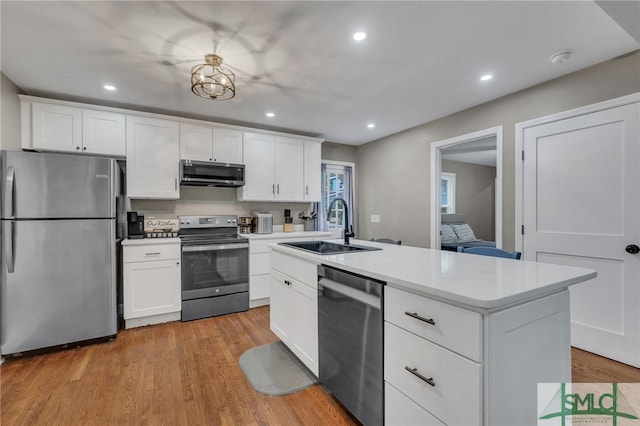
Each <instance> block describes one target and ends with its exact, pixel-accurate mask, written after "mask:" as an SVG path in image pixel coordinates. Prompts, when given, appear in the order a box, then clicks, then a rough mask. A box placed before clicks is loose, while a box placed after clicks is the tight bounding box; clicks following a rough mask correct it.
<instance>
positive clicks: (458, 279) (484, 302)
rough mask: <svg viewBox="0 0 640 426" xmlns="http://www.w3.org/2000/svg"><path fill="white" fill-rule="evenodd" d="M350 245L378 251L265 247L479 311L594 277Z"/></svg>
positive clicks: (519, 263) (587, 272)
mask: <svg viewBox="0 0 640 426" xmlns="http://www.w3.org/2000/svg"><path fill="white" fill-rule="evenodd" d="M332 241H333V242H338V243H340V242H342V241H341V240H332ZM352 242H353V244H355V245H363V246H374V247H379V248H382V250H376V251H368V252H355V253H346V254H333V255H317V254H313V253H310V252H306V251H303V250H298V249H295V248H291V247H286V246H281V245H278V244H272V245H271V248H272V249H273V250H275V251H279V252H282V253H287V254H290V255H294V256H297V257H300V258H303V259H307V260H310V261H313V262H315V263H317V264H320V263H322V264H325V265H327V266H334V267H336V268H340V269H344V270H347V271H351V272H355V273H358V274H361V275H365V276H368V277H371V278H376V279H379V280H382V281H385V282H387V285H389V286H390V287H395V288H398V289H401V290H408V291H413V292H416V293H419V294H424V295H426V296H431V297H435V298H439V299H441V300H445V301H449V302H453V303H455V304H460V305H465V306H467V307H472V308H476V309H478V308H479V309H482V310H484V309H489V310H493V309H498V308H502V307H506V306H509V305H513V304H518V303H522V302H524V301H527V300H533V299H536V298H538V297H541V296H544V295H547V294H551V293H554V292H557V291H560V290H562V289H564V288H566V287H568V286H569V285H572V284H576V283H579V282H581V281H586V280H589V279H591V278H594V277H595V276H596V272H595V271H593V270H591V269H585V268H577V267H569V266H560V265H552V264H546V263H537V262H530V261H524V260H513V259H502V258H497V257H489V256H479V255H474V254H463V253H457V252H451V251H440V250H431V249H425V248H419V247H409V246H398V245H394V244H383V243H374V242H371V241H360V240H352Z"/></svg>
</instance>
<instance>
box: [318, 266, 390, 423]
mask: <svg viewBox="0 0 640 426" xmlns="http://www.w3.org/2000/svg"><path fill="white" fill-rule="evenodd" d="M384 284H385V283H384V282H382V281H377V280H374V279H371V278H367V277H364V276H361V275H356V274H353V273H350V272H346V271H342V270H340V269H336V268H332V267H328V266H325V265H320V266H318V337H319V341H318V349H319V364H320V374H319V379H320V384H321V385H322V386H323V387H324V388H325V389H326V390H327V391H328V392H329V393H331V394H333V395H334V396H335V397H336V398H337V399H338V400H339V401H340V402H341V403H342V405H344V406H345V407H346V408H347V409H348V410H349V411H350V412H351V414H353V415H354V416H355V417H356V418H357V419H358V420H359V421H360V422H361V423H363V424H364V425H366V426H368V425H382V424H383V423H384V411H383V406H384V404H383V389H384V386H383V380H384V379H383V374H382V373H383V372H382V370H383V359H382V354H383V335H382V334H383V322H382V321H383V317H382V300H383V299H382V298H383V289H384Z"/></svg>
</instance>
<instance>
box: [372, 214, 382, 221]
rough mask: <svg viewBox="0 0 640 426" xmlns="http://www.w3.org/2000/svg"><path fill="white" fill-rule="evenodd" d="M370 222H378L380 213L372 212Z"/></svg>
mask: <svg viewBox="0 0 640 426" xmlns="http://www.w3.org/2000/svg"><path fill="white" fill-rule="evenodd" d="M371 223H380V215H379V214H372V215H371Z"/></svg>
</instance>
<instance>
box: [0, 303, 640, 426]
mask: <svg viewBox="0 0 640 426" xmlns="http://www.w3.org/2000/svg"><path fill="white" fill-rule="evenodd" d="M273 341H276V337H275V335H273V334H272V333H271V331H270V330H269V310H268V307H262V308H257V309H252V310H251V311H249V312H244V313H239V314H233V315H225V316H221V317H215V318H208V319H203V320H198V321H192V322H187V323H181V322H173V323H167V324H160V325H155V326H150V327H143V328H137V329H131V330H122V331H120V332H119V333H118V338H117V339H116V340H115V341H113V342H108V343H102V344H97V345H91V346H86V347H83V348H79V349H70V350H66V351H61V352H56V353H50V354H46V355H39V356H34V357H29V358H23V359H16V360H9V361H7V362H5V363H4V364H3V365H2V366H1V367H0V376H1V382H2V383H1V385H2V386H1V403H2V404H1V417H0V424H2V425H3V426H8V425H74V426H75V425H161V424H166V425H355V424H357V422H356V421H355V420H354V419H353V418H352V417H351V416H350V415H349V414H348V413H346V412H345V411H344V410H343V409H342V408H341V406H340V405H339V404H338V403H337V402H335V400H334V399H333V398H332V397H331V396H329V395H327V394H326V393H325V392H324V391H323V390H322V389H321V388H320V387H319V386H313V387H311V388H308V389H305V390H303V391H300V392H297V393H295V394H292V395H286V396H279V397H274V396H267V395H263V394H260V393H258V392H256V391H255V390H253V389H252V388H251V386H250V385H249V384H248V383H247V381H246V379H245V377H244V375H243V373H242V370H241V369H240V366H239V365H238V358H239V357H240V355H241V354H242V353H243V352H244V351H246V350H247V349H250V348H252V347H254V346H257V345H262V344H265V343H269V342H273ZM572 355H573V380H574V381H576V382H577V381H583V382H603V381H604V382H612V381H617V382H630V381H634V382H639V381H640V370H638V369H636V368H633V367H630V366H626V365H623V364H619V363H616V362H613V361H610V360H606V359H604V358H601V357H598V356H597V355H592V354H589V353H587V352H583V351H579V350H577V349H574V350H573V352H572Z"/></svg>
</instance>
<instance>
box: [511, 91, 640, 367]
mask: <svg viewBox="0 0 640 426" xmlns="http://www.w3.org/2000/svg"><path fill="white" fill-rule="evenodd" d="M638 117H640V108H639V104H638V102H635V103H631V104H628V105H623V106H618V107H613V108H610V109H606V110H602V111H597V112H592V113H587V114H581V115H577V116H574V117H569V118H564V119H561V120H556V121H551V120H550V121H548V122H546V123H544V124H540V125H535V126H531V127H527V128H525V129H524V132H523V149H524V164H523V187H522V188H523V223H524V231H525V232H524V239H523V254H524V259H525V260H534V261H539V262H547V263H556V264H563V265H571V266H582V267H586V268H591V269H595V270H597V272H598V276H597V278H595V279H593V280H591V281H587V282H585V283H582V284H579V285H576V286H574V287H571V342H572V345H573V346H576V347H579V348H582V349H585V350H588V351H590V352H594V353H597V354H600V355H603V356H606V357H609V358H612V359H615V360H618V361H621V362H624V363H627V364H631V365H634V366H640V254H637V253H633V251H634V250H635V249H634V245H640V189H639V188H640V172H639V168H640V128H639V126H638Z"/></svg>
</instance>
